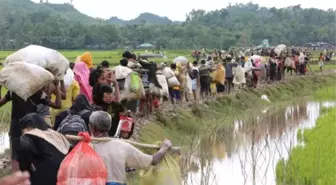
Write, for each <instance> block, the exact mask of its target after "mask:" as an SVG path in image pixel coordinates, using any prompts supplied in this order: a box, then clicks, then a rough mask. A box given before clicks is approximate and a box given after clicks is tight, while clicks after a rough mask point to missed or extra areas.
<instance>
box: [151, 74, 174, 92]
mask: <svg viewBox="0 0 336 185" xmlns="http://www.w3.org/2000/svg"><path fill="white" fill-rule="evenodd" d="M156 78H157V80H158V82H159V84H160V85H161V87H162V88H158V87H156V86H155V85H154V84H152V83H150V84H149V92H150V93H151V94H154V95H156V96H160V97H166V98H169V90H168V83H167V79H166V77H165V76H164V75H162V74H156Z"/></svg>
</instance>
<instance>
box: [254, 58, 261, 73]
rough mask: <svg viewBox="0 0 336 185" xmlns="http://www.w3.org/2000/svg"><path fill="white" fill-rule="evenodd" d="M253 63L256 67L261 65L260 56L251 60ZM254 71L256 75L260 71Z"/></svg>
mask: <svg viewBox="0 0 336 185" xmlns="http://www.w3.org/2000/svg"><path fill="white" fill-rule="evenodd" d="M253 63H254V65H255V66H256V67H257V68H259V67H260V66H261V58H257V59H255V60H253ZM254 73H255V74H256V75H257V76H259V75H260V71H255V72H254Z"/></svg>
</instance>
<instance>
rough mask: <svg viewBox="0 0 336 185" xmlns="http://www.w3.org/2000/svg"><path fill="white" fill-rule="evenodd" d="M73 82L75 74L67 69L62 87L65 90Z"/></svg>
mask: <svg viewBox="0 0 336 185" xmlns="http://www.w3.org/2000/svg"><path fill="white" fill-rule="evenodd" d="M74 80H75V74H74V73H73V71H72V70H71V69H70V68H68V69H67V71H66V73H65V76H64V87H65V89H67V88H68V87H70V86H71V84H72V82H73V81H74Z"/></svg>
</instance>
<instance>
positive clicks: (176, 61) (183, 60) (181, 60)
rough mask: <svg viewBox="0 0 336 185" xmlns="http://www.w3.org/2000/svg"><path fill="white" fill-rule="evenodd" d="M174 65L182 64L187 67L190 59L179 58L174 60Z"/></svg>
mask: <svg viewBox="0 0 336 185" xmlns="http://www.w3.org/2000/svg"><path fill="white" fill-rule="evenodd" d="M173 63H175V64H176V63H181V64H182V65H186V64H187V63H188V59H187V58H186V57H184V56H179V57H177V58H175V59H174V61H173Z"/></svg>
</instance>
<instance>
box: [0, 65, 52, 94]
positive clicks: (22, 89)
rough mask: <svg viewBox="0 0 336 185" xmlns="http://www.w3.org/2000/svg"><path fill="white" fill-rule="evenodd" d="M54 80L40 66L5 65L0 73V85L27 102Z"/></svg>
mask: <svg viewBox="0 0 336 185" xmlns="http://www.w3.org/2000/svg"><path fill="white" fill-rule="evenodd" d="M53 80H54V76H53V75H52V74H51V73H50V72H49V71H47V70H45V69H43V68H42V67H40V66H37V65H34V64H29V63H25V62H15V63H11V64H7V65H6V66H5V67H4V68H3V69H2V70H1V71H0V85H1V86H4V87H6V88H7V89H8V90H9V91H11V92H14V93H16V94H17V95H18V96H19V97H21V98H22V99H24V100H27V99H28V98H29V97H30V96H32V95H34V94H35V93H36V92H37V91H39V90H41V89H42V88H43V87H44V86H46V85H47V84H48V83H50V82H52V81H53Z"/></svg>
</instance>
